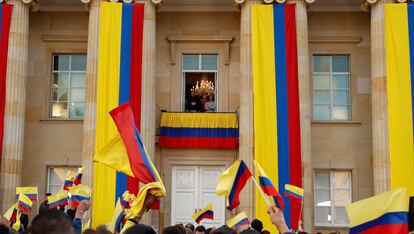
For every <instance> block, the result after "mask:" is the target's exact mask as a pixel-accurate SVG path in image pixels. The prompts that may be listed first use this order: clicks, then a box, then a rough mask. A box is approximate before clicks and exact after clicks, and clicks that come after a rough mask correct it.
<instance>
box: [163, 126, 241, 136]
mask: <svg viewBox="0 0 414 234" xmlns="http://www.w3.org/2000/svg"><path fill="white" fill-rule="evenodd" d="M160 136H173V137H212V138H218V137H235V138H237V137H239V130H238V129H237V128H170V127H161V128H160Z"/></svg>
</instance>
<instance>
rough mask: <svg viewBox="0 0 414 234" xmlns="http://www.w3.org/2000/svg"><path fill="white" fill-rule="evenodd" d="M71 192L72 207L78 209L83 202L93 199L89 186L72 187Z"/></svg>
mask: <svg viewBox="0 0 414 234" xmlns="http://www.w3.org/2000/svg"><path fill="white" fill-rule="evenodd" d="M69 192H70V193H71V194H72V197H71V200H72V206H74V207H77V206H79V203H80V202H81V201H83V200H89V199H90V198H91V192H92V191H91V189H90V188H89V187H88V186H86V185H83V184H80V185H76V186H73V187H70V188H69Z"/></svg>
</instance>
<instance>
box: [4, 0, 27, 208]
mask: <svg viewBox="0 0 414 234" xmlns="http://www.w3.org/2000/svg"><path fill="white" fill-rule="evenodd" d="M7 2H8V3H11V4H13V5H14V7H13V14H12V19H11V26H10V36H9V52H8V63H7V78H6V109H5V118H4V138H3V152H2V153H3V157H2V160H1V171H0V172H1V175H0V176H1V180H0V191H1V193H0V198H1V207H0V210H5V209H7V208H8V207H10V206H11V205H12V204H13V203H14V202H15V200H16V198H15V188H16V186H20V183H21V170H22V161H23V139H24V137H23V135H24V115H25V99H26V77H27V53H28V43H29V8H30V5H29V4H27V3H24V2H23V1H22V0H9V1H7ZM25 2H26V1H25ZM30 2H31V1H30ZM30 2H29V3H30Z"/></svg>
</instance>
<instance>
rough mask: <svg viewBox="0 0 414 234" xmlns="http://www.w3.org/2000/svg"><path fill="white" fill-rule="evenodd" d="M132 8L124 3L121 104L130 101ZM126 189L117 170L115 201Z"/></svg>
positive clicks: (125, 181)
mask: <svg viewBox="0 0 414 234" xmlns="http://www.w3.org/2000/svg"><path fill="white" fill-rule="evenodd" d="M132 10H133V8H132V4H125V3H124V4H122V28H121V30H122V31H121V64H120V79H119V100H118V103H119V105H121V104H123V103H125V102H128V101H129V97H130V89H129V87H130V85H129V84H130V74H131V72H130V71H131V37H132ZM125 190H127V175H126V174H125V173H123V172H116V192H115V203H116V201H117V198H118V197H122V194H123V193H124V192H125Z"/></svg>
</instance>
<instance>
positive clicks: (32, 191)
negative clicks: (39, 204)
mask: <svg viewBox="0 0 414 234" xmlns="http://www.w3.org/2000/svg"><path fill="white" fill-rule="evenodd" d="M20 193H24V194H25V195H26V196H27V197H29V198H30V200H32V201H38V193H37V187H16V199H18V197H19V194H20Z"/></svg>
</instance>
